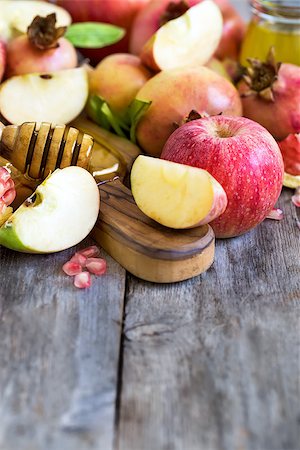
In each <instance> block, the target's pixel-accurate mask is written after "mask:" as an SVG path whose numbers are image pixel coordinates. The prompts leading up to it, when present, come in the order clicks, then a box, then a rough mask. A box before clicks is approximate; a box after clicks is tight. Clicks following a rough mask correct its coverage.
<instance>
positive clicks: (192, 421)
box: [117, 191, 300, 450]
mask: <svg viewBox="0 0 300 450" xmlns="http://www.w3.org/2000/svg"><path fill="white" fill-rule="evenodd" d="M290 195H291V194H290V192H288V191H286V192H285V193H284V194H283V195H282V198H281V200H280V206H281V207H282V208H283V210H284V211H285V214H286V218H285V220H284V221H282V222H275V221H270V220H267V221H265V222H264V223H263V224H262V225H261V226H259V227H257V228H256V229H255V230H253V231H252V232H250V233H248V234H247V235H245V236H241V237H239V238H235V239H230V240H223V241H220V240H219V241H217V243H216V260H215V263H214V265H213V267H212V268H211V269H210V270H208V271H207V272H206V273H205V274H203V275H201V276H199V277H197V278H194V279H192V280H189V281H186V282H183V283H180V284H172V285H167V286H159V285H154V284H151V283H145V282H140V281H138V280H136V279H135V278H133V277H129V280H128V284H127V295H126V310H125V324H124V336H125V340H124V353H123V377H122V392H121V399H120V405H121V407H120V425H119V435H118V446H117V448H118V450H129V449H130V450H140V449H143V450H157V449H161V450H216V449H218V450H233V449H234V450H240V449H245V450H246V449H247V450H297V449H298V448H299V442H300V433H299V421H300V410H299V393H300V389H299V388H300V386H299V369H300V350H299V348H300V327H299V325H300V324H299V318H300V315H299V306H300V239H299V236H300V233H299V230H298V229H297V228H296V224H295V220H294V217H295V208H294V207H292V205H291V202H290Z"/></svg>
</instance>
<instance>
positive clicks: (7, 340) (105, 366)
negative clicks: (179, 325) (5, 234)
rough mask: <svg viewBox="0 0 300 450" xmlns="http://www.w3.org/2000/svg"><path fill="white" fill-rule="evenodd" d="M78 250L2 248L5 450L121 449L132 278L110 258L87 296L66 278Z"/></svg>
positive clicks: (1, 428)
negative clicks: (121, 378)
mask: <svg viewBox="0 0 300 450" xmlns="http://www.w3.org/2000/svg"><path fill="white" fill-rule="evenodd" d="M91 242H92V241H91V240H86V241H85V242H83V243H82V244H81V245H80V248H82V247H84V246H86V245H89V244H90V243H91ZM74 250H75V249H70V250H67V251H64V252H61V253H58V254H56V255H48V256H36V255H35V256H34V255H25V254H17V253H14V252H12V251H9V250H6V249H4V248H2V247H1V248H0V261H1V285H0V449H1V450H42V449H43V450H44V449H45V450H46V449H47V450H61V449H64V450H81V449H99V448H101V449H103V450H104V449H105V450H111V449H113V440H114V422H115V403H116V398H117V389H118V388H117V386H118V365H119V353H120V337H121V329H122V316H123V301H124V290H125V271H124V270H123V269H122V268H121V266H119V265H118V264H117V263H116V262H114V261H113V260H112V259H111V258H109V257H108V256H106V259H107V262H108V272H107V274H106V275H104V276H102V277H101V278H94V279H93V285H92V287H91V288H90V289H89V290H88V291H85V292H83V291H81V290H79V289H76V288H75V287H74V286H73V285H72V279H71V278H69V277H67V276H66V275H65V274H64V273H63V272H62V270H61V267H62V265H63V264H64V262H66V261H67V260H68V259H69V257H70V256H71V255H72V254H73V252H74Z"/></svg>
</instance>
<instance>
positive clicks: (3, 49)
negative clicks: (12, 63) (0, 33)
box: [0, 41, 6, 83]
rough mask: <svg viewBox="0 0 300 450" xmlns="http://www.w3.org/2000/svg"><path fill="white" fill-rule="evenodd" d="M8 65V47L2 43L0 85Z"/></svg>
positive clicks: (0, 47)
mask: <svg viewBox="0 0 300 450" xmlns="http://www.w3.org/2000/svg"><path fill="white" fill-rule="evenodd" d="M5 65H6V45H5V43H4V42H2V41H0V83H1V80H2V77H3V74H4V72H5Z"/></svg>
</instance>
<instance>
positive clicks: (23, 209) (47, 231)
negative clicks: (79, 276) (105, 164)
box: [0, 166, 100, 258]
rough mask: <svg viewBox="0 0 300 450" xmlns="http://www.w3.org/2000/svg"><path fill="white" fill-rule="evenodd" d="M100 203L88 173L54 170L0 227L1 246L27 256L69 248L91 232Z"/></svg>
mask: <svg viewBox="0 0 300 450" xmlns="http://www.w3.org/2000/svg"><path fill="white" fill-rule="evenodd" d="M99 204H100V196H99V189H98V186H97V183H96V181H95V180H94V178H93V176H92V175H91V174H90V173H89V172H88V171H87V170H85V169H82V168H81V167H77V166H72V167H66V168H65V169H57V170H55V172H53V174H52V175H50V176H49V177H48V178H46V180H45V181H43V183H42V184H40V185H39V186H38V187H37V189H36V191H35V192H34V193H33V194H32V196H31V197H29V198H28V199H27V200H26V201H25V202H24V203H23V204H22V205H21V206H20V207H19V208H18V209H17V210H16V211H15V212H14V214H12V215H11V216H10V217H9V219H8V220H7V221H6V222H5V223H4V224H3V225H2V227H1V228H0V245H3V246H5V247H8V248H10V249H12V250H16V251H20V252H26V253H52V252H58V251H61V250H64V249H66V248H69V247H72V246H73V245H76V244H78V243H79V242H81V241H82V240H83V239H84V238H85V237H86V236H87V235H88V234H89V232H90V231H91V230H92V228H93V226H94V225H95V223H96V220H97V217H98V213H99ZM81 256H82V257H83V258H85V257H84V256H83V255H81Z"/></svg>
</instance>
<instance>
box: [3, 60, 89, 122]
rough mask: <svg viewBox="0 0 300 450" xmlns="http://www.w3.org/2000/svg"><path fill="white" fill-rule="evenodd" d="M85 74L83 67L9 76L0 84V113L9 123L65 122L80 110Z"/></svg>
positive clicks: (82, 100)
mask: <svg viewBox="0 0 300 450" xmlns="http://www.w3.org/2000/svg"><path fill="white" fill-rule="evenodd" d="M87 97H88V77H87V72H86V70H85V69H84V68H83V67H79V68H76V69H67V70H60V71H57V72H53V73H48V74H38V73H34V74H27V75H20V76H16V77H12V78H9V79H8V80H7V81H5V82H4V83H3V84H2V85H1V86H0V113H1V114H2V115H3V116H4V117H5V118H6V119H7V120H8V121H9V122H10V123H12V124H16V125H20V124H22V123H24V122H49V123H53V124H59V125H62V124H66V123H69V122H70V121H71V120H73V119H74V118H75V117H77V116H78V115H79V114H80V112H81V111H82V110H83V108H84V106H85V103H86V101H87Z"/></svg>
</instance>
